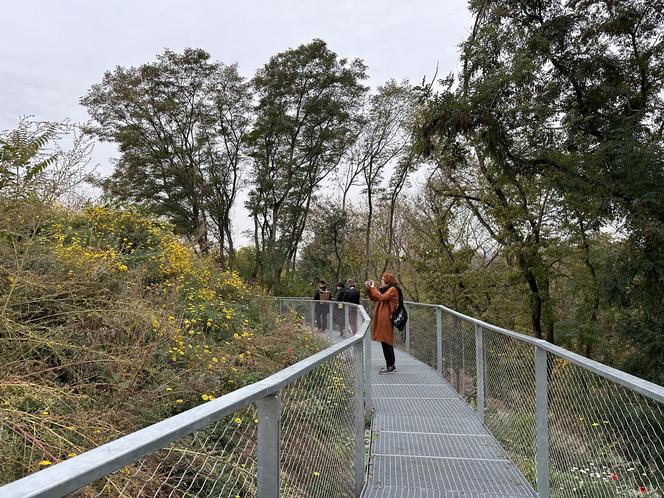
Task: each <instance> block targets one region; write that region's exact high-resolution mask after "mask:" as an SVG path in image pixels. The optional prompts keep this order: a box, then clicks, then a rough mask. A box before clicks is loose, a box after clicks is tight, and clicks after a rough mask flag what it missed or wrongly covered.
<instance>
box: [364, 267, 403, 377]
mask: <svg viewBox="0 0 664 498" xmlns="http://www.w3.org/2000/svg"><path fill="white" fill-rule="evenodd" d="M398 285H399V283H398V282H397V279H396V277H395V276H394V275H393V274H392V273H389V272H385V273H383V275H382V276H381V278H380V286H379V287H378V288H376V287H375V285H374V282H373V280H368V281H366V282H365V283H364V288H365V291H366V294H367V297H368V298H369V299H371V300H372V301H376V310H375V311H374V317H373V321H372V323H371V338H372V339H373V340H374V341H380V345H381V346H382V348H383V356H384V357H385V367H384V368H381V369H380V371H379V372H378V373H379V374H390V373H394V372H395V370H396V365H395V357H394V328H393V325H392V313H394V310H396V309H397V306H398V305H399V291H398V290H397V286H398Z"/></svg>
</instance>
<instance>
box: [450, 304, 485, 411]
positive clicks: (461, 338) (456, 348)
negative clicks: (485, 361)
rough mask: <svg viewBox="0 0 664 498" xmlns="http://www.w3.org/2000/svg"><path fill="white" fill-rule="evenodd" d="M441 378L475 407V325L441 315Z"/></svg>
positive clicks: (454, 317)
mask: <svg viewBox="0 0 664 498" xmlns="http://www.w3.org/2000/svg"><path fill="white" fill-rule="evenodd" d="M442 330H443V376H444V377H445V380H446V381H447V382H449V384H450V385H451V386H452V387H453V388H454V390H455V391H456V392H457V393H459V394H460V395H461V397H463V399H465V400H466V402H468V403H470V404H471V405H472V406H475V403H476V401H477V386H476V381H477V373H476V368H475V325H474V324H473V323H471V322H468V321H465V320H462V319H461V318H458V317H456V316H453V315H450V314H448V313H443V319H442Z"/></svg>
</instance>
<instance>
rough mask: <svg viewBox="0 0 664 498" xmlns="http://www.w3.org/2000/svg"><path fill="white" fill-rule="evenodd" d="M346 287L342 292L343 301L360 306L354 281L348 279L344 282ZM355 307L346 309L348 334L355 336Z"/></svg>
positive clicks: (358, 292)
mask: <svg viewBox="0 0 664 498" xmlns="http://www.w3.org/2000/svg"><path fill="white" fill-rule="evenodd" d="M346 284H347V285H348V287H347V288H346V292H344V301H345V302H347V303H352V304H357V305H358V306H359V304H360V291H359V290H358V289H357V287H355V280H353V279H352V278H349V279H348V280H346ZM357 313H358V311H357V306H350V307H349V309H348V333H349V334H351V335H355V333H356V332H357Z"/></svg>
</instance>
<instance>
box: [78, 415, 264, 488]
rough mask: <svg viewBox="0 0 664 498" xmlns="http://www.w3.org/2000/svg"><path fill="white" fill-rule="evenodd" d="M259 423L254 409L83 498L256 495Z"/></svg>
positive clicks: (152, 458) (99, 485) (151, 457)
mask: <svg viewBox="0 0 664 498" xmlns="http://www.w3.org/2000/svg"><path fill="white" fill-rule="evenodd" d="M257 436H258V418H257V415H256V407H255V406H254V405H250V406H248V407H247V408H244V409H242V410H239V411H237V412H236V413H234V414H233V415H230V416H227V417H224V418H222V419H220V420H218V421H217V422H215V423H214V424H212V425H210V426H209V427H206V428H205V429H203V430H200V431H197V432H195V433H193V434H191V435H189V436H187V437H185V438H182V439H180V440H178V441H176V442H174V443H172V444H170V445H169V446H167V447H166V448H162V449H161V450H159V451H157V452H155V453H152V454H151V455H149V456H148V457H146V458H143V459H141V460H139V461H137V462H136V463H134V464H132V465H128V466H126V467H123V468H122V469H120V471H118V472H116V473H114V474H112V475H108V476H106V477H104V478H103V479H100V480H99V481H97V482H95V483H93V484H91V485H89V486H86V487H85V488H83V489H81V490H79V491H78V492H77V493H75V494H74V495H73V496H77V497H78V496H80V497H93V496H94V497H123V498H130V497H131V498H134V497H136V498H138V497H155V498H162V497H164V498H165V497H169V498H170V497H191V498H194V497H202V496H215V497H230V498H234V497H237V496H240V497H251V496H256V444H257Z"/></svg>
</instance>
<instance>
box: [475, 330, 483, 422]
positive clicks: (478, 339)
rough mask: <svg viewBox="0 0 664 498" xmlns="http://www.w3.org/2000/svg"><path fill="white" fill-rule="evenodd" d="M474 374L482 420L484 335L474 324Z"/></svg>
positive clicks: (479, 414)
mask: <svg viewBox="0 0 664 498" xmlns="http://www.w3.org/2000/svg"><path fill="white" fill-rule="evenodd" d="M475 374H476V375H477V415H478V416H479V417H480V420H481V421H482V422H484V335H483V333H482V327H481V326H480V325H478V324H475Z"/></svg>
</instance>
